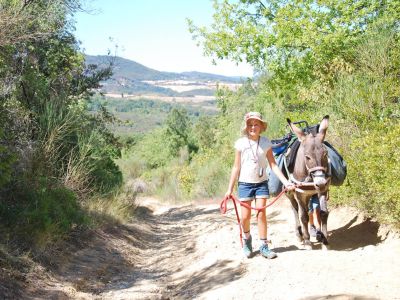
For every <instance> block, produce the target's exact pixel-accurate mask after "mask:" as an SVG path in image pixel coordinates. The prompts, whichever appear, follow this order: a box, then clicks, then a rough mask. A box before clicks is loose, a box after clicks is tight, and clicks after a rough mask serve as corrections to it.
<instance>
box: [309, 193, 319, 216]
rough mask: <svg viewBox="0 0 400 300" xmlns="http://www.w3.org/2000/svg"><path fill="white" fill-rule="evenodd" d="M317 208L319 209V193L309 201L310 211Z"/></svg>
mask: <svg viewBox="0 0 400 300" xmlns="http://www.w3.org/2000/svg"><path fill="white" fill-rule="evenodd" d="M316 209H319V198H318V195H317V194H315V195H313V196H312V197H311V199H310V201H309V202H308V212H309V213H310V212H313V211H314V210H316Z"/></svg>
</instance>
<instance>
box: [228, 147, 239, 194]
mask: <svg viewBox="0 0 400 300" xmlns="http://www.w3.org/2000/svg"><path fill="white" fill-rule="evenodd" d="M240 156H241V155H240V151H239V150H235V162H234V163H233V167H232V171H231V178H230V179H229V185H228V191H227V192H226V193H225V197H229V196H230V195H232V193H233V187H234V186H235V183H236V179H237V178H238V176H239V172H240V167H241V166H240Z"/></svg>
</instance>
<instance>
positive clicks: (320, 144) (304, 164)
mask: <svg viewBox="0 0 400 300" xmlns="http://www.w3.org/2000/svg"><path fill="white" fill-rule="evenodd" d="M287 121H288V123H289V126H290V127H291V129H292V131H293V132H294V133H295V134H296V136H297V138H298V139H299V141H300V147H299V150H298V152H297V157H296V161H295V165H294V170H293V176H294V177H295V178H296V179H298V180H300V181H312V182H313V183H314V186H315V188H316V190H317V191H319V192H324V191H326V189H327V188H328V186H329V184H328V183H329V178H328V176H327V173H328V167H329V163H328V152H327V150H326V148H325V146H324V139H325V134H326V130H327V129H328V123H329V122H328V121H329V116H325V117H324V118H323V119H322V121H321V123H320V125H319V129H318V132H310V133H305V132H304V131H303V130H302V129H301V128H299V127H298V126H296V125H295V124H293V123H292V122H291V121H290V120H289V119H287Z"/></svg>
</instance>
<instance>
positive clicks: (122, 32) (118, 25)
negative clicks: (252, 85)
mask: <svg viewBox="0 0 400 300" xmlns="http://www.w3.org/2000/svg"><path fill="white" fill-rule="evenodd" d="M85 3H86V5H85V8H86V10H88V11H89V13H87V12H85V13H84V12H80V13H78V14H76V15H75V21H76V24H75V27H76V31H75V34H76V36H77V38H78V40H79V41H80V42H81V48H82V49H83V51H84V53H86V54H89V55H105V54H107V52H108V51H109V50H111V53H112V54H114V53H116V55H117V56H120V57H123V58H127V59H130V60H133V61H135V62H137V63H140V64H142V65H145V66H146V67H149V68H152V69H155V70H158V71H168V72H185V71H198V72H206V73H213V74H220V75H226V76H248V77H250V76H252V75H253V69H252V68H251V67H250V66H249V65H247V64H241V65H236V63H234V62H230V61H227V60H224V61H221V60H219V61H217V65H216V66H214V65H213V64H212V59H211V58H210V57H204V56H203V54H202V53H203V49H202V48H201V47H198V46H197V45H196V41H194V40H193V39H192V36H191V34H190V32H189V30H188V25H187V22H186V18H189V19H192V20H193V21H194V24H195V25H197V26H209V25H210V24H211V23H212V15H213V13H214V9H213V6H212V1H211V0H118V1H112V0H87V1H86V2H85ZM110 39H111V40H110ZM115 45H118V47H117V48H115Z"/></svg>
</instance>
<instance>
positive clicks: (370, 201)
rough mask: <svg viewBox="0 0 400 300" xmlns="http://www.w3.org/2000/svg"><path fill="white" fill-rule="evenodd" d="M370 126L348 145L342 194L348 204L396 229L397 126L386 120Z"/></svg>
mask: <svg viewBox="0 0 400 300" xmlns="http://www.w3.org/2000/svg"><path fill="white" fill-rule="evenodd" d="M370 125H371V126H370V129H369V130H368V131H365V132H363V134H362V135H361V136H359V137H357V138H355V139H354V140H353V141H352V143H351V145H350V147H351V151H350V152H349V153H347V157H346V158H347V162H348V172H349V173H348V181H349V183H348V185H346V186H344V188H343V189H342V190H343V192H344V195H345V196H347V197H349V198H350V201H351V202H352V204H357V205H358V206H359V207H361V208H363V209H366V210H367V211H368V212H369V213H370V214H372V215H374V216H377V217H378V218H379V219H380V220H382V221H384V222H386V223H396V224H397V225H399V224H400V198H399V195H400V187H399V185H398V178H399V174H400V149H399V147H398V146H399V144H400V122H398V121H396V120H388V119H386V120H383V121H382V122H380V123H378V124H376V123H375V124H374V123H372V124H370ZM351 199H353V201H352V200H351Z"/></svg>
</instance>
